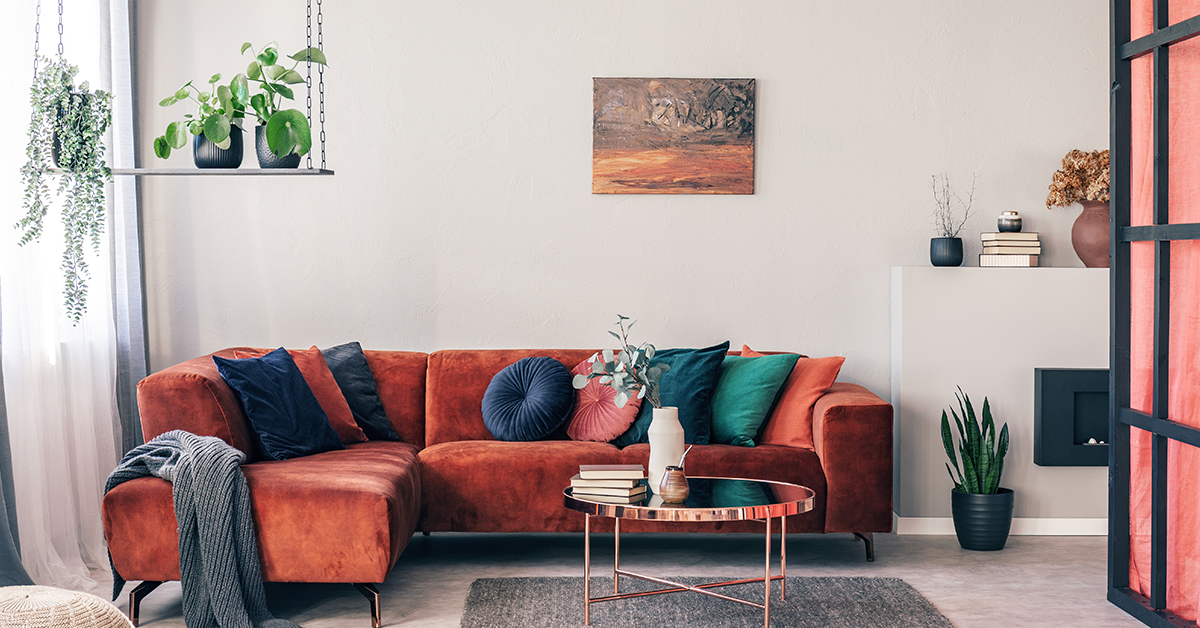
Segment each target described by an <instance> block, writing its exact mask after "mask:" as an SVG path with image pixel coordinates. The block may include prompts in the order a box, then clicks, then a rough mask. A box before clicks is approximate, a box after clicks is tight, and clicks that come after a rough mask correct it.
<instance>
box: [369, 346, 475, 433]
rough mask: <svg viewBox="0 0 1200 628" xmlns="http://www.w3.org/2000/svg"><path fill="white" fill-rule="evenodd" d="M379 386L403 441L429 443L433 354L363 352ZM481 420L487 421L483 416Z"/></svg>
mask: <svg viewBox="0 0 1200 628" xmlns="http://www.w3.org/2000/svg"><path fill="white" fill-rule="evenodd" d="M363 355H365V356H366V357H367V366H370V367H371V374H372V375H374V376H375V388H376V392H378V393H379V400H380V401H381V402H383V412H384V413H385V414H387V417H388V421H391V423H392V429H394V430H396V434H397V435H399V436H400V440H402V441H404V442H406V443H411V444H413V445H416V446H417V447H424V446H425V369H426V365H427V364H428V362H429V354H426V353H419V352H416V351H363ZM480 420H483V419H482V418H481V419H480Z"/></svg>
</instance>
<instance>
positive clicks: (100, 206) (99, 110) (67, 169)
mask: <svg viewBox="0 0 1200 628" xmlns="http://www.w3.org/2000/svg"><path fill="white" fill-rule="evenodd" d="M39 65H40V66H41V69H40V70H38V72H37V74H36V75H35V76H34V78H33V86H32V87H31V88H30V90H29V101H30V105H31V106H32V108H33V116H32V118H31V119H30V121H29V144H28V145H27V146H26V147H25V156H26V158H27V161H26V162H25V165H24V166H22V167H21V180H22V183H23V184H24V186H25V202H24V205H23V207H24V209H25V216H24V217H23V218H21V220H20V221H18V222H17V224H16V228H17V229H19V230H21V232H22V233H21V240H20V244H21V246H24V245H26V244H29V243H30V242H33V241H35V240H37V239H39V238H40V237H41V235H42V223H43V221H44V219H45V217H46V212H47V211H48V210H49V208H50V203H51V197H50V186H49V184H48V183H47V176H48V175H49V174H52V169H53V167H54V165H53V164H54V161H55V155H56V154H57V161H58V166H59V167H61V169H62V171H61V174H60V178H59V183H58V191H57V196H59V197H61V198H62V221H63V231H64V233H65V239H66V246H65V248H64V250H63V260H62V270H63V276H64V282H65V285H64V287H63V297H64V300H65V306H66V309H67V316H68V317H69V318H70V319H71V320H72V321H74V322H75V323H78V322H79V319H80V317H82V316H83V313H84V312H85V311H86V310H87V290H88V286H87V280H88V279H89V278H90V273H89V271H88V264H87V260H86V259H85V258H84V243H85V242H90V243H91V245H92V249H93V250H94V251H97V252H99V250H100V235H101V234H102V233H104V218H105V211H106V209H107V207H106V205H105V201H104V185H105V184H106V183H107V182H108V181H110V180H111V179H112V172H111V171H110V170H109V168H108V166H107V164H105V162H104V132H105V131H107V130H108V127H109V125H110V124H112V94H109V93H108V92H104V91H101V90H96V91H94V92H90V91H88V90H89V86H88V83H87V81H84V82H82V83H80V84H79V86H78V87H76V86H75V75H76V74H78V73H79V68H78V67H76V66H73V65H71V64H69V63H67V61H66V60H65V59H63V58H62V56H58V57H56V58H54V59H47V58H45V57H41V58H40V60H39Z"/></svg>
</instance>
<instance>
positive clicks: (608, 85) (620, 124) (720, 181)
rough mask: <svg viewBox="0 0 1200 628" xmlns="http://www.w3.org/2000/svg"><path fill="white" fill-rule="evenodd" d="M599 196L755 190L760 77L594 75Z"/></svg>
mask: <svg viewBox="0 0 1200 628" xmlns="http://www.w3.org/2000/svg"><path fill="white" fill-rule="evenodd" d="M592 91H593V111H592V193H593V194H753V193H754V79H683V78H594V79H592Z"/></svg>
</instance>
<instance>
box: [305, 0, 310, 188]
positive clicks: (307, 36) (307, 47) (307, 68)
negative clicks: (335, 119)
mask: <svg viewBox="0 0 1200 628" xmlns="http://www.w3.org/2000/svg"><path fill="white" fill-rule="evenodd" d="M304 41H305V44H304V86H305V88H306V89H305V91H306V92H307V93H308V129H309V136H310V137H311V134H312V53H311V52H309V51H310V50H312V0H308V26H307V30H306V31H305V39H304ZM307 158H308V161H307V162H305V163H306V164H307V165H308V169H309V170H312V150H311V148H310V149H309V151H308V155H307Z"/></svg>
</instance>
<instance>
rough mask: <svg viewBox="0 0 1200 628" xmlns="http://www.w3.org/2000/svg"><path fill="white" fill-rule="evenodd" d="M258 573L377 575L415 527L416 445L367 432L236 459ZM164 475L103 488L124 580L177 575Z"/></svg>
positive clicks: (281, 578)
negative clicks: (275, 456) (251, 459)
mask: <svg viewBox="0 0 1200 628" xmlns="http://www.w3.org/2000/svg"><path fill="white" fill-rule="evenodd" d="M242 472H243V473H244V474H245V476H246V483H247V484H248V485H249V487H250V508H251V511H252V513H253V516H254V527H255V532H256V534H257V536H258V546H259V559H260V561H261V563H262V571H263V579H264V580H266V581H268V582H383V580H384V578H386V577H387V574H388V571H390V570H391V568H392V566H393V565H395V563H396V559H397V558H399V556H400V552H401V551H402V550H403V549H404V546H405V545H406V544H407V543H408V540H409V538H410V537H411V536H412V533H413V531H414V530H415V529H416V524H417V514H418V512H419V510H418V509H419V507H420V499H421V469H420V465H419V464H418V462H417V448H416V446H414V445H410V444H407V443H398V442H389V441H368V442H365V443H355V444H351V445H347V446H346V449H344V450H339V451H330V452H325V453H320V454H316V455H312V456H307V457H304V458H295V459H291V460H281V461H262V462H256V463H253V464H247V465H243V466H242ZM176 527H177V526H176V521H175V511H174V506H173V502H172V498H171V485H170V483H168V482H166V481H165V480H161V479H158V478H139V479H136V480H132V481H129V482H126V483H124V484H121V485H120V486H118V487H116V488H115V489H113V490H112V491H110V492H109V493H108V495H106V496H105V497H104V533H105V537H106V538H107V539H108V544H109V549H110V551H111V553H112V558H113V563H114V565H115V566H116V568H117V571H118V573H120V574H121V575H122V576H123V577H124V578H126V579H127V580H178V579H179V536H178V534H177V532H176Z"/></svg>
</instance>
